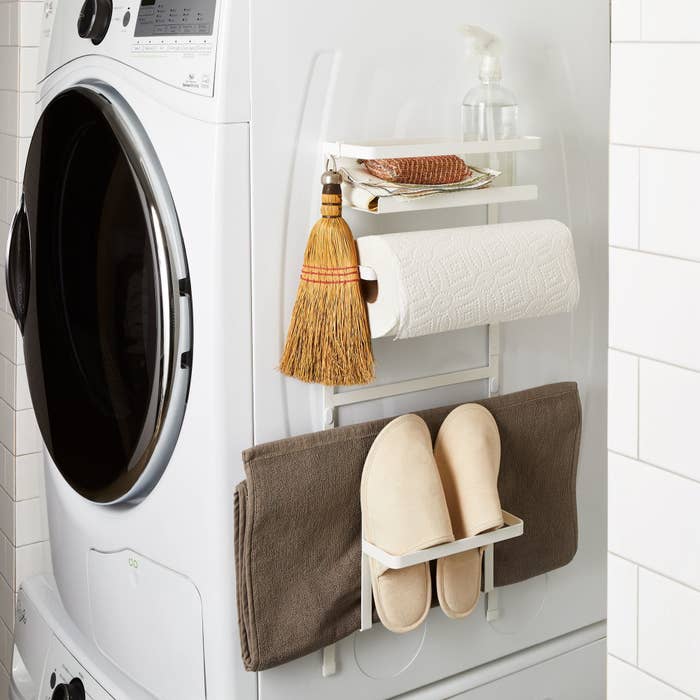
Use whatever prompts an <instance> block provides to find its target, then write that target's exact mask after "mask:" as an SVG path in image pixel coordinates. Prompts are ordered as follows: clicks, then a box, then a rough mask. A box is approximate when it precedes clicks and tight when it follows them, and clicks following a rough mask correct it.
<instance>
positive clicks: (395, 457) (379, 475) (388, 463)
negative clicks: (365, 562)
mask: <svg viewBox="0 0 700 700" xmlns="http://www.w3.org/2000/svg"><path fill="white" fill-rule="evenodd" d="M361 506H362V532H363V536H364V538H365V539H366V540H367V541H368V542H371V543H372V544H374V545H376V546H377V547H380V548H381V549H383V550H384V551H386V552H389V553H390V554H394V555H403V554H408V553H410V552H415V551H417V550H421V549H426V548H427V547H433V546H435V545H438V544H442V543H443V542H452V540H453V539H454V536H453V535H452V527H451V525H450V515H449V513H448V511H447V504H446V503H445V494H444V493H443V490H442V484H441V482H440V475H439V474H438V470H437V466H436V464H435V458H434V456H433V447H432V441H431V438H430V431H429V430H428V426H427V425H426V424H425V421H423V419H422V418H419V417H418V416H416V415H413V414H409V415H406V416H401V417H400V418H396V419H395V420H393V421H391V423H389V424H388V425H386V426H385V427H384V429H383V430H382V431H381V432H380V433H379V435H377V437H376V438H375V440H374V443H373V444H372V447H371V449H370V451H369V454H368V455H367V459H366V460H365V466H364V470H363V472H362V487H361ZM370 571H371V575H372V592H373V594H374V602H375V605H376V607H377V613H378V614H379V619H380V620H381V621H382V623H383V624H384V626H385V627H386V628H387V629H389V630H391V631H392V632H397V633H401V632H409V631H410V630H412V629H415V628H416V627H418V625H420V624H421V622H423V620H425V617H426V615H427V614H428V611H429V610H430V601H431V597H432V596H431V586H430V569H429V567H428V564H427V563H423V564H416V565H414V566H409V567H407V568H405V569H387V568H386V567H385V566H383V565H382V564H380V563H379V562H377V561H375V560H374V559H370Z"/></svg>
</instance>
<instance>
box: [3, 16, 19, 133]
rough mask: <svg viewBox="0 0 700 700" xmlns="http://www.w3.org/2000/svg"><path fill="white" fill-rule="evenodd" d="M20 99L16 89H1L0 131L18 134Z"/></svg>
mask: <svg viewBox="0 0 700 700" xmlns="http://www.w3.org/2000/svg"><path fill="white" fill-rule="evenodd" d="M1 7H3V6H2V5H0V8H1ZM18 101H19V93H18V92H16V91H15V90H0V133H3V134H7V135H9V136H15V135H17V117H18V114H19V107H18Z"/></svg>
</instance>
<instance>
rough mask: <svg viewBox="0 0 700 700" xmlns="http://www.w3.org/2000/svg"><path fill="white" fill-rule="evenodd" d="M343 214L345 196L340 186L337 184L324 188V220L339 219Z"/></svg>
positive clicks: (322, 199)
mask: <svg viewBox="0 0 700 700" xmlns="http://www.w3.org/2000/svg"><path fill="white" fill-rule="evenodd" d="M342 212H343V194H342V192H341V190H340V185H337V184H335V183H331V184H326V185H324V186H323V193H322V194H321V216H322V217H323V218H324V219H337V218H338V217H339V216H341V215H342Z"/></svg>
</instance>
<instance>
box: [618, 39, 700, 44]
mask: <svg viewBox="0 0 700 700" xmlns="http://www.w3.org/2000/svg"><path fill="white" fill-rule="evenodd" d="M612 44H613V46H615V45H616V44H633V45H634V44H638V45H641V46H644V45H646V44H650V45H652V46H664V45H668V46H696V45H697V46H700V38H698V39H618V40H617V41H613V42H612Z"/></svg>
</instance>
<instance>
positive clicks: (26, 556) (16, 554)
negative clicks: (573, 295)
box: [0, 532, 51, 591]
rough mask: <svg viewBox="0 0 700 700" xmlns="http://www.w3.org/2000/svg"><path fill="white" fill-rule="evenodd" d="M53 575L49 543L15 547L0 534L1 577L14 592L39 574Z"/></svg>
mask: <svg viewBox="0 0 700 700" xmlns="http://www.w3.org/2000/svg"><path fill="white" fill-rule="evenodd" d="M46 573H51V547H50V545H49V543H48V541H43V542H35V543H34V544H27V545H24V546H23V547H15V546H14V545H13V544H12V542H10V540H8V539H7V537H5V535H4V534H3V533H2V532H0V575H2V578H3V579H4V580H5V581H6V582H7V583H8V584H9V586H10V588H11V589H12V590H13V591H18V590H19V587H20V585H21V584H22V582H23V581H25V580H26V579H28V578H29V577H30V576H36V575H37V574H46Z"/></svg>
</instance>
